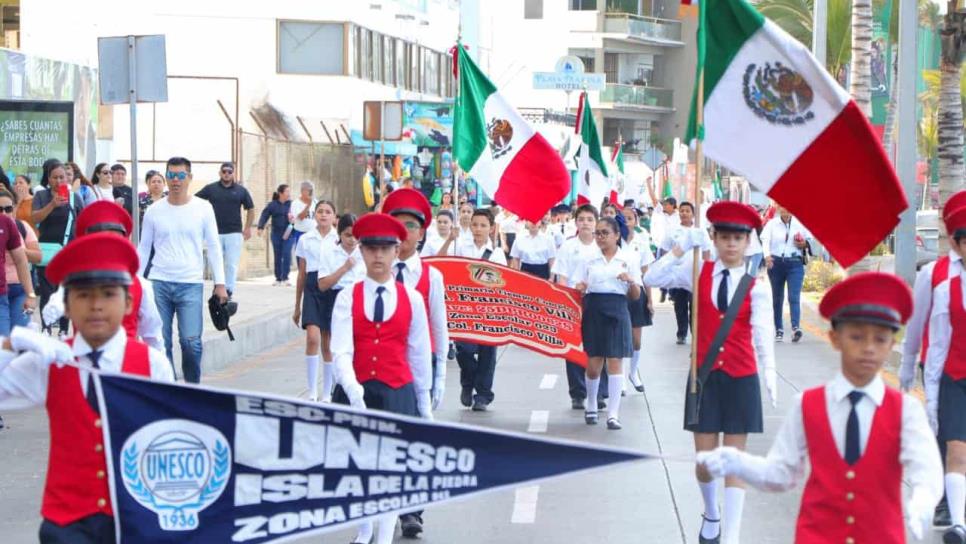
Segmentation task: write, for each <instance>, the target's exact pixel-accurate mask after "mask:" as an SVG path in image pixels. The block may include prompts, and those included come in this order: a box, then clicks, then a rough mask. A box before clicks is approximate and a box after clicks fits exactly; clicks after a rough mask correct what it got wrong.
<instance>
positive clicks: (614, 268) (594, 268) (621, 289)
mask: <svg viewBox="0 0 966 544" xmlns="http://www.w3.org/2000/svg"><path fill="white" fill-rule="evenodd" d="M639 262H640V258H639V257H638V256H637V255H636V254H635V253H633V252H631V251H627V250H625V249H622V248H618V249H617V253H615V254H614V256H613V257H611V259H610V260H609V261H608V260H607V257H605V256H604V254H603V253H598V255H597V256H595V257H592V258H590V259H587V260H584V261H583V262H581V263H580V264H579V265H578V266H577V272H576V273H575V274H574V277H573V279H574V282H575V284H579V283H585V284H587V290H586V293H587V294H591V293H598V294H613V295H626V294H627V289H628V288H629V287H630V285H631V284H630V283H627V282H625V281H623V280H619V279H617V277H618V276H620V275H621V274H623V273H624V272H627V275H628V276H630V277H631V281H632V282H633V283H636V284H640V283H641V268H640V266H638V263H639Z"/></svg>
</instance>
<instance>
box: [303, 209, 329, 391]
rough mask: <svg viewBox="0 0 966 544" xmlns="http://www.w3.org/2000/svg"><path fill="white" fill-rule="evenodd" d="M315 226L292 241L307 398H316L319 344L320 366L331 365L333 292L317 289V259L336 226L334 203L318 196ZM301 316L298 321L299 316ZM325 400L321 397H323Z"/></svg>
mask: <svg viewBox="0 0 966 544" xmlns="http://www.w3.org/2000/svg"><path fill="white" fill-rule="evenodd" d="M310 221H312V224H313V225H314V226H315V228H314V229H312V230H309V231H307V232H305V233H304V234H302V235H301V236H299V238H298V241H297V242H296V243H295V257H296V259H295V260H296V262H297V263H298V270H299V271H298V279H297V280H296V281H295V311H294V312H292V321H293V322H295V325H296V326H299V325H301V327H302V328H303V329H305V370H306V377H307V379H308V388H309V400H311V401H317V400H319V348H320V347H321V348H322V361H323V363H324V366H323V369H324V370H325V369H331V368H332V367H331V366H329V364H330V363H332V352H331V351H330V350H329V344H330V343H331V338H332V337H331V334H330V330H331V329H330V322H331V320H332V305H333V304H335V295H334V294H333V293H332V292H331V291H325V292H323V291H320V290H319V262H320V261H321V259H322V255H323V254H325V253H326V252H328V251H330V250H331V249H332V248H333V247H335V243H336V242H337V241H338V240H339V236H338V234H336V230H335V228H334V227H335V222H336V216H335V204H333V203H331V202H329V201H328V200H320V201H318V202H317V203H316V204H315V218H314V219H310ZM300 318H301V322H300V321H299V319H300ZM331 383H332V381H331V378H330V377H328V376H324V377H323V386H324V387H323V392H324V393H323V396H327V395H328V391H329V390H328V389H327V388H326V387H325V386H329V387H330V386H331ZM323 400H324V399H323Z"/></svg>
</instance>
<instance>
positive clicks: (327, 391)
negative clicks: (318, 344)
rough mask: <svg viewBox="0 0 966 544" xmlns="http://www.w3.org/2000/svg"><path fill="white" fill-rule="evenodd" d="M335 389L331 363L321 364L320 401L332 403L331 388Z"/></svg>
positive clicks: (324, 362) (333, 371) (333, 367)
mask: <svg viewBox="0 0 966 544" xmlns="http://www.w3.org/2000/svg"><path fill="white" fill-rule="evenodd" d="M333 387H335V365H333V364H332V361H323V362H322V400H324V401H325V402H332V388H333Z"/></svg>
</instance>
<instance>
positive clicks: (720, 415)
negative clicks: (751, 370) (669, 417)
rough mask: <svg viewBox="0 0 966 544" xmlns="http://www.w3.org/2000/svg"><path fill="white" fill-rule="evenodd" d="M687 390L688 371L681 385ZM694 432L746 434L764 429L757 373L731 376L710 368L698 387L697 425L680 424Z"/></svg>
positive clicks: (689, 385)
mask: <svg viewBox="0 0 966 544" xmlns="http://www.w3.org/2000/svg"><path fill="white" fill-rule="evenodd" d="M685 387H686V389H685V394H687V392H688V391H690V387H691V375H690V374H688V380H687V382H686V385H685ZM684 430H686V431H691V432H694V433H725V434H748V433H760V432H762V431H763V430H764V423H763V417H762V411H761V388H760V386H759V385H758V375H757V374H752V375H751V376H744V377H742V378H732V377H731V376H729V375H727V374H725V373H724V372H721V371H713V372H711V374H710V375H708V380H707V382H706V383H705V384H704V386H703V387H702V388H701V404H700V410H699V412H698V423H697V425H688V424H687V423H685V424H684Z"/></svg>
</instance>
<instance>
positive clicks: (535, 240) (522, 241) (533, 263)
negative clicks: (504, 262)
mask: <svg viewBox="0 0 966 544" xmlns="http://www.w3.org/2000/svg"><path fill="white" fill-rule="evenodd" d="M523 227H524V232H523V233H521V234H517V237H516V240H515V242H514V244H513V249H511V250H510V258H511V259H512V261H511V263H510V266H511V267H513V268H516V269H517V270H523V271H524V272H526V273H528V274H532V275H534V276H536V277H538V278H543V279H545V280H549V279H550V269H551V268H553V260H554V258H555V257H556V255H557V246H556V244H554V241H553V237H551V236H550V235H549V234H547V233H544V232H542V231H541V230H540V225H539V224H537V223H533V222H531V221H524V222H523Z"/></svg>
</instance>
